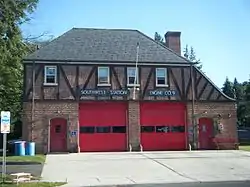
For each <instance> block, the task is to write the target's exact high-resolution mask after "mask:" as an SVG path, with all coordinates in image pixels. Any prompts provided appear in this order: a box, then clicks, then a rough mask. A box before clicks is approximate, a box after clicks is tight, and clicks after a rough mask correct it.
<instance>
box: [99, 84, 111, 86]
mask: <svg viewBox="0 0 250 187" xmlns="http://www.w3.org/2000/svg"><path fill="white" fill-rule="evenodd" d="M97 86H111V84H97Z"/></svg>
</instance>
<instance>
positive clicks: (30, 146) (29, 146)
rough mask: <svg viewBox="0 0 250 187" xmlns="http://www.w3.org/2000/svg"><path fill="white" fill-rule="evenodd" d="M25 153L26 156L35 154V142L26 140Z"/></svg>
mask: <svg viewBox="0 0 250 187" xmlns="http://www.w3.org/2000/svg"><path fill="white" fill-rule="evenodd" d="M25 145H26V147H25V152H26V153H25V154H26V155H28V156H35V142H26V144H25Z"/></svg>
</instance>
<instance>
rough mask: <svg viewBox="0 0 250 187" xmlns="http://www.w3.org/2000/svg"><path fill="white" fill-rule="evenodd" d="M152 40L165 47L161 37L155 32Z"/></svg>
mask: <svg viewBox="0 0 250 187" xmlns="http://www.w3.org/2000/svg"><path fill="white" fill-rule="evenodd" d="M154 40H155V41H157V42H159V43H161V44H163V45H165V44H164V39H163V37H162V36H161V35H160V34H159V33H158V32H155V36H154Z"/></svg>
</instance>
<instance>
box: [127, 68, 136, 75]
mask: <svg viewBox="0 0 250 187" xmlns="http://www.w3.org/2000/svg"><path fill="white" fill-rule="evenodd" d="M128 76H129V77H134V76H135V68H129V69H128Z"/></svg>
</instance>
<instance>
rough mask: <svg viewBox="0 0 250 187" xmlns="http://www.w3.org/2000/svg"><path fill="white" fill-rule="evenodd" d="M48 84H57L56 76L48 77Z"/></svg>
mask: <svg viewBox="0 0 250 187" xmlns="http://www.w3.org/2000/svg"><path fill="white" fill-rule="evenodd" d="M46 83H56V76H51V75H49V76H48V75H47V76H46Z"/></svg>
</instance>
